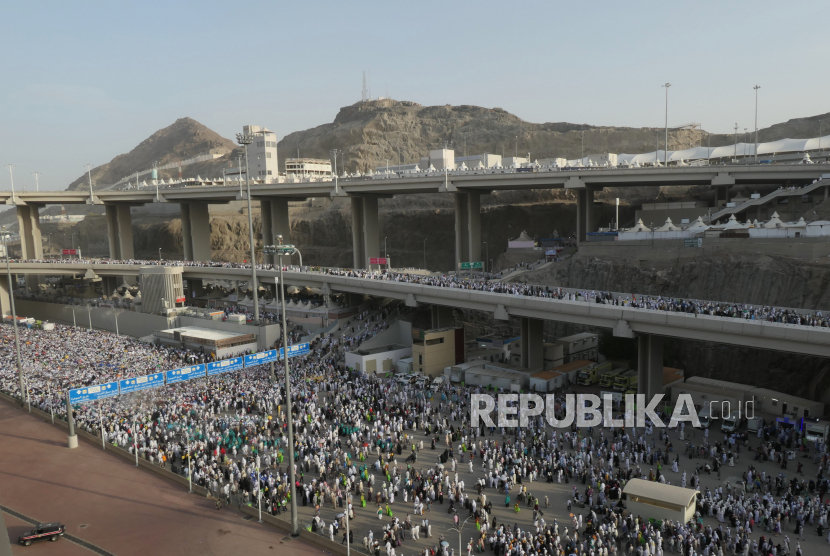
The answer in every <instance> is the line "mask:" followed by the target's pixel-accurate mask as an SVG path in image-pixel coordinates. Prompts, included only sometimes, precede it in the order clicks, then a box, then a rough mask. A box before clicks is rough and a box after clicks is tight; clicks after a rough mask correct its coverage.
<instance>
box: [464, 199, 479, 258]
mask: <svg viewBox="0 0 830 556" xmlns="http://www.w3.org/2000/svg"><path fill="white" fill-rule="evenodd" d="M467 242H468V243H467V254H468V256H469V257H470V258H469V260H470V261H471V262H477V261H481V260H482V259H481V194H480V193H479V192H478V191H471V192H470V193H467Z"/></svg>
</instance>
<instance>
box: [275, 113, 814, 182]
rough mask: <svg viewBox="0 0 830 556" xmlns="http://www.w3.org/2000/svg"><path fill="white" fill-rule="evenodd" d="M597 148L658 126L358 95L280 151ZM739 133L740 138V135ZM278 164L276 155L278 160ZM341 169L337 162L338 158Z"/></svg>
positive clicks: (375, 155)
mask: <svg viewBox="0 0 830 556" xmlns="http://www.w3.org/2000/svg"><path fill="white" fill-rule="evenodd" d="M827 116H828V115H827V114H825V115H819V116H811V117H809V118H798V119H793V120H790V121H788V122H786V123H782V124H776V125H774V126H772V127H769V128H765V129H761V130H759V137H760V138H761V140H763V141H772V140H776V139H782V138H785V137H790V138H804V137H815V136H816V135H818V121H819V120H821V119H823V118H825V117H827ZM583 135H584V154H585V155H589V154H596V153H602V152H614V153H640V152H650V151H653V150H654V149H656V148H661V149H662V148H663V146H664V141H665V131H664V129H663V128H652V127H642V128H631V127H611V126H591V125H587V124H574V123H566V122H558V123H540V124H537V123H531V122H526V121H524V120H522V119H520V118H519V117H517V116H514V115H513V114H510V113H509V112H506V111H505V110H503V109H501V108H483V107H480V106H469V105H462V106H450V105H445V106H421V105H420V104H417V103H414V102H406V101H395V100H391V99H384V100H376V101H369V102H359V103H356V104H353V105H351V106H346V107H343V108H341V109H340V112H339V113H338V114H337V116H336V117H335V119H334V121H333V122H332V123H330V124H324V125H321V126H317V127H314V128H311V129H307V130H305V131H296V132H293V133H289V134H288V135H286V136H285V137H284V138H283V139H282V141H280V142H279V145H278V146H279V157H280V160H281V161H283V160H284V159H285V157H294V156H296V154H297V150H298V149H299V152H300V155H301V156H307V157H314V158H331V155H330V153H331V151H332V149H338V151H341V152H342V156H343V158H342V160H343V161H344V162H345V169H346V170H347V171H348V172H354V171H357V170H360V171H362V172H363V171H366V170H368V169H369V168H375V167H377V166H382V165H383V164H385V163H386V162H387V160H388V161H389V164H396V163H397V162H398V161H399V160H400V161H402V163H413V162H418V161H419V160H420V157H421V156H425V155H427V153H428V151H429V150H430V149H436V148H440V147H441V146H442V145H444V144H445V143H447V144H449V143H451V144H452V146H453V148H454V149H455V152H456V155H457V156H458V155H465V154H470V155H473V154H481V153H484V152H488V153H495V154H503V155H505V156H513V155H515V154H518V156H527V153H530V156H531V159H534V160H535V159H541V158H552V157H564V158H578V157H580V156H582V153H583ZM738 139H739V140H742V139H743V138H742V137H741V136H739V138H738ZM689 141H690V138H689V136H688V134H687V132H685V131H683V130H679V129H669V149H672V150H674V149H682V148H687V147H689V146H691V145H690V144H689ZM733 142H734V136H733V135H729V134H725V135H721V134H711V135H709V134H708V133H707V132H706V131H703V132H702V134H701V137H700V142H699V143H698V144H701V145H706V144H710V145H711V146H713V147H716V146H720V145H727V144H732V143H733ZM281 165H282V162H281ZM338 169H339V171H342V169H343V167H342V166H340V165H339V164H338Z"/></svg>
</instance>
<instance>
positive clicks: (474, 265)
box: [461, 261, 484, 270]
mask: <svg viewBox="0 0 830 556" xmlns="http://www.w3.org/2000/svg"><path fill="white" fill-rule="evenodd" d="M482 268H484V263H483V262H481V261H476V262H470V263H461V270H475V269H478V270H481V269H482Z"/></svg>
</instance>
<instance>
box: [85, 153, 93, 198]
mask: <svg viewBox="0 0 830 556" xmlns="http://www.w3.org/2000/svg"><path fill="white" fill-rule="evenodd" d="M86 175H87V177H89V204H93V201H94V198H93V196H92V164H90V163H88V162H87V164H86Z"/></svg>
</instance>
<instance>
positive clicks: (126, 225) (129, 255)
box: [116, 205, 135, 260]
mask: <svg viewBox="0 0 830 556" xmlns="http://www.w3.org/2000/svg"><path fill="white" fill-rule="evenodd" d="M116 209H117V211H118V212H117V214H118V217H117V224H118V252H119V254H120V255H121V256H120V257H119V258H121V259H124V260H128V259H134V258H135V248H134V247H133V217H132V215H131V214H130V205H116Z"/></svg>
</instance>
